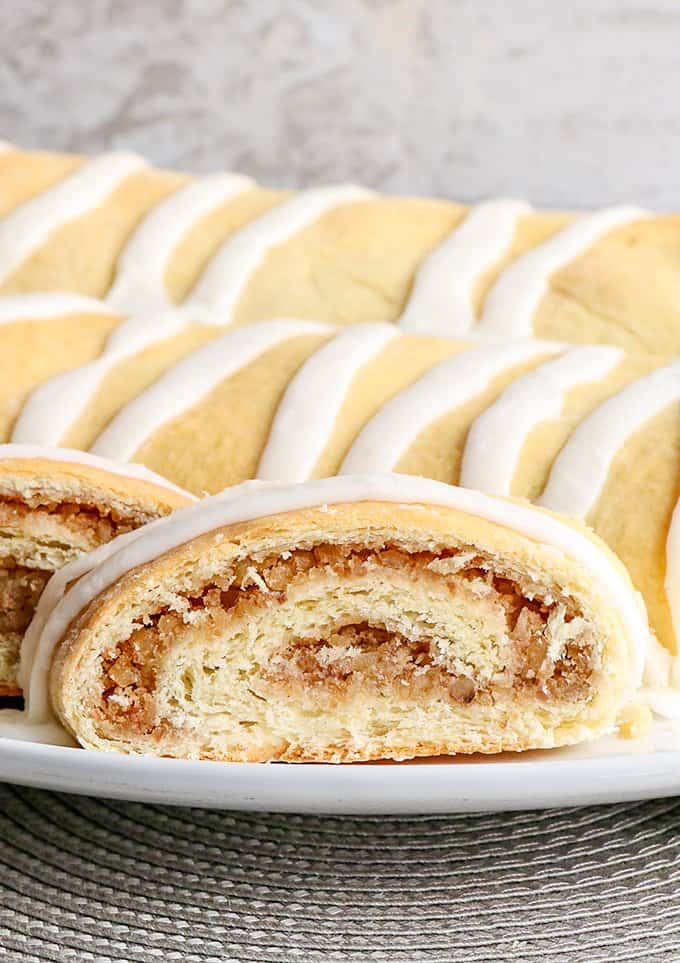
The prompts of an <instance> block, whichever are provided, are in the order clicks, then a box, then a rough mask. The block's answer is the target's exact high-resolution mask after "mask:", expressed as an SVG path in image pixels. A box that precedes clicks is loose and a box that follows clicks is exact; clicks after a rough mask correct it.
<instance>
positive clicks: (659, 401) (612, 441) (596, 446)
mask: <svg viewBox="0 0 680 963" xmlns="http://www.w3.org/2000/svg"><path fill="white" fill-rule="evenodd" d="M678 398H680V361H674V362H673V363H672V364H669V365H667V366H666V367H664V368H657V370H656V371H653V372H652V373H651V374H649V375H646V376H645V377H644V378H639V379H638V380H637V381H635V382H633V384H631V385H628V387H627V388H624V389H623V391H620V392H618V394H616V395H613V396H612V397H611V398H608V399H607V401H605V402H603V404H601V405H600V406H599V407H597V408H596V409H595V410H594V411H593V412H592V413H591V414H590V415H588V416H587V418H584V420H583V421H582V422H581V423H580V424H579V425H578V426H577V428H576V429H575V430H574V432H573V433H572V434H571V436H570V438H569V440H568V441H567V443H566V445H565V446H564V448H562V450H561V451H560V453H559V455H558V456H557V458H556V459H555V461H554V463H553V466H552V469H551V471H550V477H549V478H548V484H547V485H546V487H545V491H544V492H543V494H542V495H541V497H540V499H539V500H538V501H539V504H541V505H545V507H546V508H552V509H554V510H555V511H558V512H565V513H566V514H568V515H575V516H577V517H578V518H587V517H588V515H589V514H590V512H591V511H592V510H593V508H594V507H595V505H596V504H597V500H598V498H599V497H600V495H601V493H602V490H603V488H604V485H605V482H606V481H607V476H608V474H609V470H610V468H611V464H612V461H613V459H614V457H615V455H616V454H617V452H618V451H619V450H620V449H621V448H622V447H623V445H624V444H625V443H626V440H627V439H628V438H630V436H631V435H632V434H633V433H634V432H635V431H637V429H638V428H640V427H641V426H642V425H644V423H645V422H646V421H648V420H649V419H650V418H652V417H654V415H656V414H659V412H661V411H663V409H664V408H666V407H667V406H668V405H670V404H672V402H673V401H676V400H677V399H678Z"/></svg>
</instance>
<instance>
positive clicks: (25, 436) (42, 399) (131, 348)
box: [12, 315, 184, 445]
mask: <svg viewBox="0 0 680 963" xmlns="http://www.w3.org/2000/svg"><path fill="white" fill-rule="evenodd" d="M183 327H184V321H183V320H182V319H181V318H179V317H175V316H173V315H168V316H166V317H161V318H156V319H153V318H152V319H148V320H145V321H144V322H143V323H142V322H140V321H139V320H138V319H136V318H130V319H128V320H127V321H125V322H123V324H120V325H118V327H117V328H116V329H115V331H114V332H113V333H112V334H111V336H110V338H109V340H108V342H107V346H106V348H105V350H104V351H103V352H102V354H100V355H99V357H98V358H95V360H94V361H90V362H88V363H87V364H84V365H81V366H80V367H78V368H72V369H70V370H69V371H63V372H61V373H60V374H58V375H55V376H54V377H52V378H49V379H48V380H47V381H43V383H42V384H40V385H39V386H38V387H37V388H35V389H34V391H33V392H32V393H31V394H30V396H29V397H28V399H27V400H26V402H25V403H24V406H23V408H22V409H21V413H20V414H19V417H18V418H17V420H16V422H15V425H14V430H13V431H12V441H13V442H17V443H23V444H35V445H59V443H60V442H61V440H62V438H64V437H65V436H66V434H67V433H68V431H69V429H70V428H72V427H73V425H74V424H75V423H76V422H77V421H78V418H79V417H80V416H81V415H82V413H83V411H84V410H85V408H86V406H87V404H88V402H89V401H90V400H91V399H92V398H93V397H94V395H95V394H96V392H97V390H98V388H99V387H100V385H101V383H102V381H103V380H104V378H105V376H106V375H107V374H108V373H109V371H111V370H112V368H114V367H115V366H116V365H117V364H119V362H121V361H123V360H124V359H125V358H129V357H131V356H132V355H134V354H137V353H138V352H140V351H143V350H144V349H145V348H148V347H149V346H150V345H152V344H155V343H156V342H158V341H162V340H164V339H165V338H170V337H172V336H173V335H174V334H177V333H178V332H179V331H180V330H181V329H182V328H183Z"/></svg>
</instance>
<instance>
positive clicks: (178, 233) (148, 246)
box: [106, 174, 254, 314]
mask: <svg viewBox="0 0 680 963" xmlns="http://www.w3.org/2000/svg"><path fill="white" fill-rule="evenodd" d="M253 185H254V181H253V180H252V179H251V178H250V177H244V176H242V175H240V174H214V175H211V176H207V177H201V178H198V179H196V180H194V181H192V182H191V183H190V184H188V185H187V186H186V187H182V188H180V189H179V190H177V191H175V192H174V193H173V194H170V196H169V197H166V198H165V199H164V200H162V201H161V202H160V203H159V204H157V205H156V207H154V208H153V210H152V211H151V212H150V213H149V214H147V216H146V217H145V218H144V220H143V221H142V223H141V224H140V226H139V227H138V228H137V230H136V231H135V232H134V234H133V235H132V237H131V238H130V239H129V241H128V242H127V244H126V245H125V247H124V248H123V251H122V253H121V255H120V257H119V259H118V265H117V269H116V278H115V280H114V283H113V285H112V287H111V289H110V290H109V292H108V294H107V296H106V300H107V302H108V303H109V304H111V305H113V306H114V307H115V308H116V310H118V311H120V313H121V314H133V313H136V314H141V313H142V312H148V311H151V312H158V311H159V310H160V311H163V310H166V309H167V308H169V307H172V304H171V302H170V300H169V298H168V294H167V291H166V287H165V273H166V270H167V267H168V264H169V262H170V259H171V257H172V254H173V251H174V250H175V248H176V247H177V245H178V243H179V242H180V241H181V239H182V238H183V237H184V235H185V234H186V233H187V232H188V231H190V230H191V228H192V227H193V226H194V225H195V224H196V222H197V221H199V220H200V218H202V217H204V216H205V215H206V214H209V213H210V211H212V210H215V209H216V208H218V207H219V206H220V205H222V204H224V202H225V201H227V200H229V198H231V197H234V196H235V195H237V194H240V193H241V192H243V191H245V190H247V189H248V188H250V187H253Z"/></svg>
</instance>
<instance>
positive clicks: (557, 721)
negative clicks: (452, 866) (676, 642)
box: [26, 475, 648, 762]
mask: <svg viewBox="0 0 680 963" xmlns="http://www.w3.org/2000/svg"><path fill="white" fill-rule="evenodd" d="M96 555H97V557H95V558H94V559H93V560H92V563H91V564H94V568H92V569H91V570H90V571H89V573H88V572H85V573H84V574H83V569H84V568H86V567H87V565H88V560H87V559H84V560H82V561H80V562H78V563H76V564H77V565H78V566H79V568H78V570H77V571H74V572H73V573H72V574H68V572H67V570H65V571H64V572H63V573H61V575H60V576H59V577H58V583H59V586H61V590H60V592H54V591H52V593H51V594H52V598H51V602H50V606H49V611H47V612H42V613H40V617H39V619H38V620H37V621H38V622H39V623H40V624H39V625H38V626H37V628H38V638H37V639H34V644H33V645H32V647H31V658H32V661H33V664H34V667H35V668H36V671H33V672H31V667H30V666H27V667H26V672H27V676H28V677H31V688H30V691H29V706H30V705H34V706H40V705H46V704H47V700H46V698H45V696H46V692H47V689H46V686H49V694H50V696H51V702H52V705H53V706H54V709H55V711H56V713H57V716H58V718H59V720H60V721H61V722H62V724H63V725H64V726H65V727H66V728H67V729H68V730H69V731H70V732H71V733H72V734H73V735H74V736H75V737H76V738H77V739H78V741H79V742H80V743H81V744H82V745H83V746H86V747H90V748H96V749H104V750H114V751H117V752H122V753H146V754H152V755H158V756H175V757H186V758H201V759H219V760H236V761H243V760H248V761H265V760H286V761H297V762H320V761H329V762H350V761H359V760H371V759H383V758H385V759H408V758H412V757H415V756H428V755H438V754H444V753H446V754H448V753H473V752H483V753H495V752H501V751H504V750H525V749H534V748H548V747H553V746H562V745H568V744H571V743H575V742H579V741H581V740H585V739H591V738H593V737H595V736H597V735H599V734H601V733H603V732H606V731H608V730H611V728H612V727H613V726H614V724H615V721H616V718H617V714H618V713H619V711H620V710H621V709H622V707H623V706H624V705H626V703H627V702H628V700H629V699H630V697H631V695H632V693H633V691H634V689H635V687H636V685H637V684H638V682H639V679H640V673H641V666H642V658H643V654H644V650H645V646H646V643H647V638H648V629H647V623H646V618H645V614H644V607H643V606H642V604H641V601H640V599H639V597H638V595H637V594H636V592H635V591H634V589H633V588H632V585H631V583H630V580H629V578H628V576H627V574H626V571H625V569H624V568H623V567H622V566H621V564H620V563H619V562H618V560H617V559H616V558H615V556H614V555H613V554H612V553H611V552H610V551H609V550H608V549H607V548H606V547H605V546H604V544H603V543H602V542H600V541H599V540H598V539H597V538H596V537H595V536H593V535H592V534H591V533H590V532H588V531H587V530H586V529H585V528H582V527H581V526H579V525H576V524H570V523H567V522H565V521H563V520H561V519H560V518H559V517H557V516H555V515H552V514H551V513H549V512H547V511H545V510H543V509H538V508H533V507H531V506H529V505H527V504H525V503H520V502H514V501H511V500H507V499H500V498H493V497H489V496H485V495H481V494H478V493H474V492H470V491H465V490H463V489H458V488H455V487H452V486H448V485H443V484H441V483H438V482H433V481H429V480H426V479H416V478H408V477H406V476H398V475H393V476H380V475H377V476H355V477H352V478H334V479H325V480H322V481H317V482H308V483H304V484H299V485H277V484H271V485H269V484H264V483H254V484H253V483H250V484H246V485H244V486H240V487H237V488H235V489H231V490H227V491H226V492H224V493H222V494H220V495H218V496H215V497H212V498H208V499H206V500H204V501H203V502H199V503H198V504H197V505H195V506H191V507H189V508H187V509H184V510H181V511H179V512H177V513H176V514H175V515H173V517H172V518H169V519H163V520H161V521H159V522H156V523H153V524H152V525H150V526H148V527H147V528H146V529H141V530H140V531H139V532H135V533H132V534H131V535H127V536H124V537H123V538H122V539H120V540H119V542H118V543H116V542H114V543H112V544H111V545H109V546H106V547H105V548H104V549H102V550H100V551H99V552H98V553H96ZM77 575H80V576H81V577H80V578H78V579H77V580H75V581H73V580H74V579H76V576H77ZM68 582H71V584H70V587H69V586H68V585H67V583H68ZM50 666H51V668H49V667H50ZM33 721H34V722H35V721H40V720H39V719H35V717H34V719H33ZM43 721H44V720H43Z"/></svg>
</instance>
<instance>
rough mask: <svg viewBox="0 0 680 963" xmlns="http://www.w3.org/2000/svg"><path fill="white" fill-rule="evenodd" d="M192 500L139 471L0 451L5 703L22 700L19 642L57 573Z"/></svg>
mask: <svg viewBox="0 0 680 963" xmlns="http://www.w3.org/2000/svg"><path fill="white" fill-rule="evenodd" d="M192 500H193V496H191V495H189V494H188V493H185V492H182V490H181V489H179V488H177V487H176V486H174V485H172V484H171V483H170V482H166V481H165V480H164V479H162V478H161V477H160V476H158V475H154V474H153V473H152V472H149V471H147V470H146V469H143V468H142V467H141V466H125V465H118V464H115V463H113V462H108V461H107V460H105V459H103V458H95V457H93V456H90V455H87V454H85V453H84V452H77V451H71V450H69V449H49V448H44V449H43V448H37V447H35V446H29V445H0V696H16V695H20V694H21V688H20V686H19V684H18V681H17V669H18V662H19V653H20V646H21V641H22V638H23V635H24V632H25V630H26V628H27V627H28V625H29V623H30V621H31V617H32V615H33V612H34V610H35V608H36V605H37V603H38V600H39V598H40V596H41V594H42V591H43V589H44V588H45V585H46V583H47V581H48V580H49V578H50V577H51V575H52V573H53V572H55V571H56V570H58V569H60V568H61V567H62V566H64V565H66V564H67V563H68V562H70V561H72V560H73V559H74V558H75V557H76V556H78V555H80V554H82V553H83V552H89V551H91V550H92V549H94V548H96V547H97V546H98V545H101V544H103V543H105V542H108V541H110V540H111V539H112V538H114V537H116V536H117V535H119V534H121V533H124V532H127V531H130V530H131V529H136V528H138V527H139V526H140V525H143V524H145V523H146V522H148V521H150V520H151V519H154V518H158V517H159V516H162V515H167V514H168V513H169V512H171V511H173V510H174V509H176V508H179V507H180V506H182V505H186V504H187V503H188V502H190V501H192Z"/></svg>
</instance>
